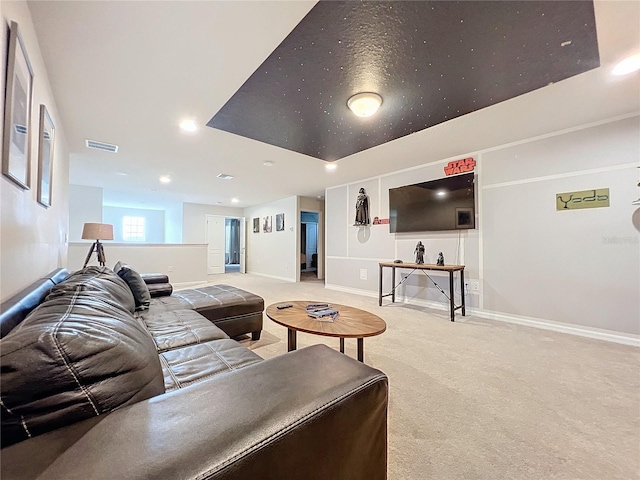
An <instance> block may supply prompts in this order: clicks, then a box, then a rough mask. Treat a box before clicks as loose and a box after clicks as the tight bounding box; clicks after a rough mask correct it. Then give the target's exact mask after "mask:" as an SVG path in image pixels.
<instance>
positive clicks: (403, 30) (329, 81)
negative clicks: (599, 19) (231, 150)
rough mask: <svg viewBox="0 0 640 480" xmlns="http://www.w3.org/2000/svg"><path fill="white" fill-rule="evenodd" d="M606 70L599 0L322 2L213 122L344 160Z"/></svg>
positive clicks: (305, 151) (311, 153) (222, 127)
mask: <svg viewBox="0 0 640 480" xmlns="http://www.w3.org/2000/svg"><path fill="white" fill-rule="evenodd" d="M599 65H600V61H599V56H598V44H597V38H596V25H595V19H594V10H593V3H592V2H590V1H588V2H585V1H566V2H561V1H551V2H542V1H536V2H531V1H523V2H521V1H508V2H507V1H497V2H489V1H482V2H478V1H467V2H446V1H444V2H443V1H434V2H427V1H420V2H333V1H330V2H329V1H322V2H319V3H318V4H317V5H316V6H315V7H314V8H313V9H312V10H311V11H310V12H309V14H308V15H307V16H306V17H305V18H304V19H303V20H302V21H301V22H300V23H299V24H298V26H297V27H296V28H295V29H294V30H293V31H292V32H291V34H290V35H289V36H288V37H287V38H286V39H285V40H284V41H283V42H282V43H281V44H280V45H279V46H278V47H277V48H276V49H275V50H274V51H273V53H272V54H271V55H270V56H269V57H268V58H267V60H265V61H264V63H263V64H262V65H261V66H260V67H259V68H258V69H257V70H256V71H255V72H254V73H253V75H251V77H250V78H249V79H248V80H247V81H246V82H245V83H244V84H243V85H242V86H241V87H240V89H239V90H238V91H237V92H236V93H235V94H234V95H233V96H232V97H231V99H230V100H229V101H228V102H227V103H226V104H225V105H224V106H223V107H222V108H221V109H220V111H219V112H218V113H216V114H215V115H214V117H213V118H212V119H211V120H210V121H209V123H208V124H207V125H208V126H210V127H213V128H216V129H220V130H224V131H227V132H231V133H235V134H238V135H241V136H244V137H248V138H251V139H255V140H258V141H261V142H264V143H268V144H271V145H276V146H279V147H282V148H285V149H288V150H292V151H295V152H299V153H303V154H306V155H309V156H311V157H316V158H319V159H322V160H327V161H334V160H337V159H340V158H343V157H346V156H348V155H351V154H353V153H356V152H360V151H362V150H366V149H368V148H371V147H374V146H376V145H380V144H383V143H385V142H389V141H391V140H394V139H397V138H400V137H403V136H405V135H409V134H411V133H414V132H417V131H420V130H423V129H426V128H429V127H431V126H433V125H437V124H439V123H442V122H446V121H448V120H451V119H453V118H456V117H459V116H462V115H465V114H467V113H470V112H473V111H475V110H479V109H481V108H484V107H487V106H490V105H493V104H496V103H499V102H502V101H504V100H507V99H510V98H513V97H516V96H519V95H522V94H524V93H527V92H530V91H532V90H536V89H538V88H541V87H544V86H546V85H548V84H550V83H555V82H558V81H560V80H563V79H565V78H569V77H572V76H574V75H577V74H580V73H583V72H586V71H588V70H591V69H594V68H596V67H598V66H599ZM363 91H373V92H376V93H378V94H380V95H381V96H382V97H383V104H382V107H381V108H380V110H379V111H378V113H377V114H376V115H374V116H373V117H369V118H360V117H356V116H355V115H353V114H352V113H351V112H350V111H349V110H348V108H347V105H346V103H347V100H348V98H349V97H350V96H351V95H353V94H355V93H358V92H363Z"/></svg>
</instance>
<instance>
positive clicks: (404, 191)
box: [389, 172, 476, 233]
mask: <svg viewBox="0 0 640 480" xmlns="http://www.w3.org/2000/svg"><path fill="white" fill-rule="evenodd" d="M474 190H475V189H474V174H473V172H472V173H465V174H463V175H455V176H453V177H445V178H440V179H438V180H431V181H429V182H422V183H416V184H414V185H405V186H404V187H398V188H391V189H389V230H390V232H391V233H401V232H430V231H441V230H461V229H471V228H475V223H476V222H475V219H476V208H475V207H476V205H475V191H474Z"/></svg>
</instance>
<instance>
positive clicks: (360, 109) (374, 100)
mask: <svg viewBox="0 0 640 480" xmlns="http://www.w3.org/2000/svg"><path fill="white" fill-rule="evenodd" d="M380 105H382V97H381V96H380V95H378V94H377V93H373V92H363V93H356V94H355V95H354V96H353V97H351V98H350V99H349V100H347V107H349V109H350V110H351V111H352V112H353V113H355V114H356V115H357V116H358V117H370V116H371V115H373V114H374V113H376V112H377V111H378V109H379V108H380Z"/></svg>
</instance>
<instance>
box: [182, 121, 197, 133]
mask: <svg viewBox="0 0 640 480" xmlns="http://www.w3.org/2000/svg"><path fill="white" fill-rule="evenodd" d="M180 128H181V129H182V130H184V131H185V132H195V131H196V130H197V129H198V125H196V122H195V120H193V119H192V118H187V119H185V120H183V121H181V122H180Z"/></svg>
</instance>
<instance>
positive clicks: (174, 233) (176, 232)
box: [164, 203, 184, 243]
mask: <svg viewBox="0 0 640 480" xmlns="http://www.w3.org/2000/svg"><path fill="white" fill-rule="evenodd" d="M183 208H184V207H183V206H182V203H175V204H172V205H170V206H167V207H166V208H165V211H164V241H165V242H167V243H182V210H183Z"/></svg>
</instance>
